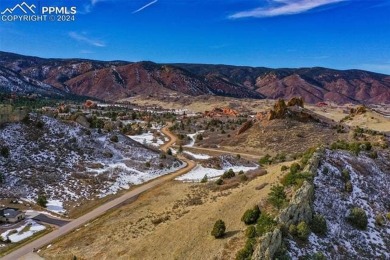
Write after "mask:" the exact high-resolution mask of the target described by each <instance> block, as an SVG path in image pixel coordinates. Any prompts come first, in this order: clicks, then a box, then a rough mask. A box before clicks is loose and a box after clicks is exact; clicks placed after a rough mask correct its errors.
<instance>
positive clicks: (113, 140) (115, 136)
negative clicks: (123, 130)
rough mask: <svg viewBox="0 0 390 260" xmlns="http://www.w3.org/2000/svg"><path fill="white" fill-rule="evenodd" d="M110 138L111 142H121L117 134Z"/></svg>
mask: <svg viewBox="0 0 390 260" xmlns="http://www.w3.org/2000/svg"><path fill="white" fill-rule="evenodd" d="M110 140H111V142H114V143H117V142H119V138H118V136H117V135H113V136H111V137H110Z"/></svg>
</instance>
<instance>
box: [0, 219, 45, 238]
mask: <svg viewBox="0 0 390 260" xmlns="http://www.w3.org/2000/svg"><path fill="white" fill-rule="evenodd" d="M28 226H30V227H29V228H28ZM24 229H25V230H26V231H23V230H24ZM45 229H46V227H45V226H43V225H39V224H38V223H37V222H35V221H33V220H27V221H26V224H25V225H23V226H20V227H19V228H17V229H11V230H8V231H6V232H4V233H2V234H1V235H0V236H1V238H2V239H3V240H6V239H7V237H8V238H9V239H10V240H11V242H12V243H17V242H19V241H22V240H24V239H26V238H29V237H31V236H33V235H34V234H35V233H37V232H39V231H42V230H45ZM14 230H16V231H17V232H15V233H14V232H12V231H14ZM11 232H12V233H14V234H10V233H11Z"/></svg>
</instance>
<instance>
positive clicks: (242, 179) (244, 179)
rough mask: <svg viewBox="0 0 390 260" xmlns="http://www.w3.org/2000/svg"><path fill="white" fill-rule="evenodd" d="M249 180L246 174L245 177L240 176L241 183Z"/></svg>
mask: <svg viewBox="0 0 390 260" xmlns="http://www.w3.org/2000/svg"><path fill="white" fill-rule="evenodd" d="M247 180H248V177H247V176H246V175H245V174H244V175H240V181H242V182H245V181H247Z"/></svg>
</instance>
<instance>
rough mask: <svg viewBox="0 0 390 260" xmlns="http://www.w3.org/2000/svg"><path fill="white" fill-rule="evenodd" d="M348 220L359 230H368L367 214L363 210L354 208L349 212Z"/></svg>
mask: <svg viewBox="0 0 390 260" xmlns="http://www.w3.org/2000/svg"><path fill="white" fill-rule="evenodd" d="M347 220H348V221H349V222H350V223H351V225H352V226H354V227H356V228H358V229H366V228H367V225H368V218H367V214H366V212H365V211H364V209H362V208H358V207H355V208H352V209H351V210H350V212H349V215H348V217H347Z"/></svg>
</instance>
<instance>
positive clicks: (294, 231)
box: [288, 224, 297, 236]
mask: <svg viewBox="0 0 390 260" xmlns="http://www.w3.org/2000/svg"><path fill="white" fill-rule="evenodd" d="M288 233H290V234H291V235H293V236H296V235H297V226H296V225H294V224H291V225H290V226H289V227H288Z"/></svg>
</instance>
